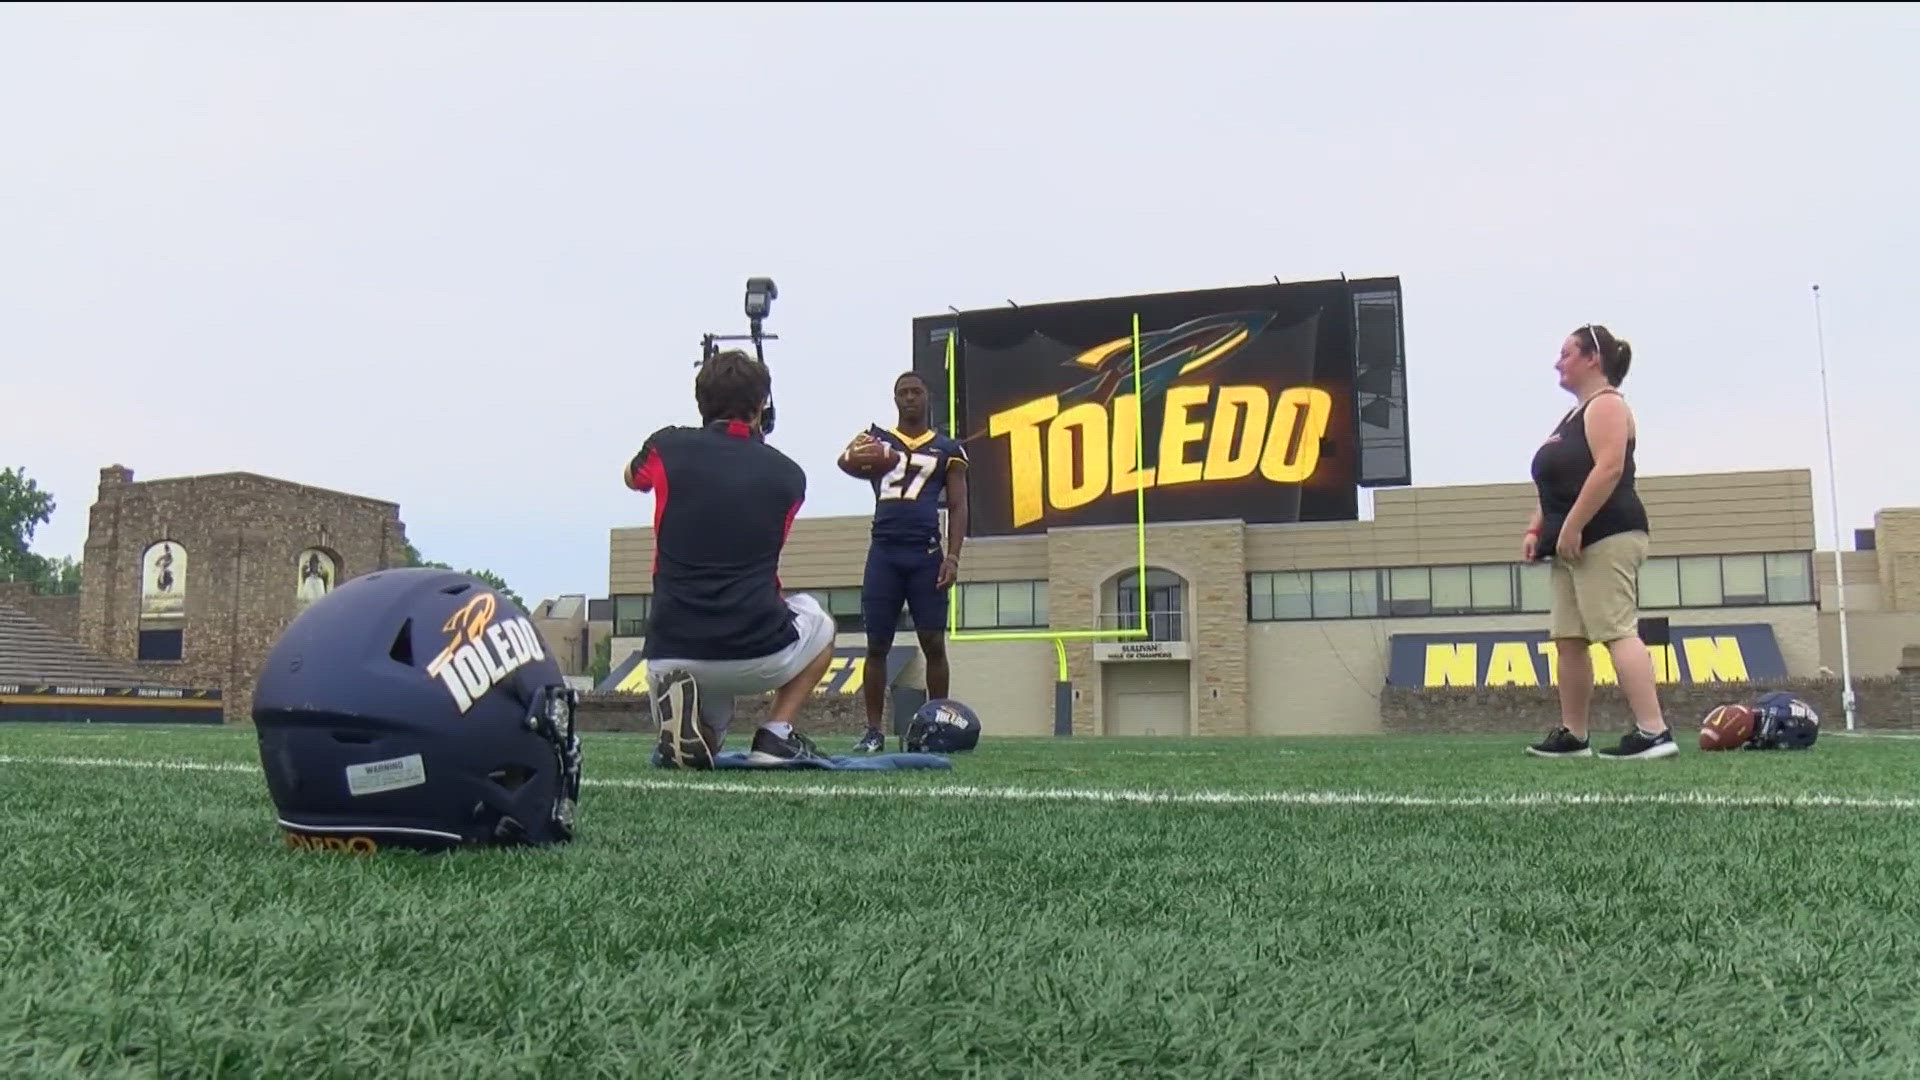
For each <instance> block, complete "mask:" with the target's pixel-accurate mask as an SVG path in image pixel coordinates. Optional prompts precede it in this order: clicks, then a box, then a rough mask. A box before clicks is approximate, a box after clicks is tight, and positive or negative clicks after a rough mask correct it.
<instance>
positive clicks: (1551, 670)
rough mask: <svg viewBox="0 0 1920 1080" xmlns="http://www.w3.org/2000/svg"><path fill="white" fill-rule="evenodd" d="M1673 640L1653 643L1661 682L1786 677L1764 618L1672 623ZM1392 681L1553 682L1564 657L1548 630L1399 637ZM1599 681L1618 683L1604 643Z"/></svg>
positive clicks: (1597, 651) (1391, 659)
mask: <svg viewBox="0 0 1920 1080" xmlns="http://www.w3.org/2000/svg"><path fill="white" fill-rule="evenodd" d="M1669 637H1670V639H1671V640H1670V643H1668V644H1664V645H1649V646H1648V647H1647V651H1648V652H1650V653H1651V654H1652V655H1653V676H1654V679H1655V681H1657V682H1661V683H1709V682H1747V681H1764V680H1768V679H1783V678H1786V677H1787V665H1786V661H1785V660H1784V659H1783V658H1782V657H1781V655H1780V643H1779V641H1777V640H1775V638H1774V636H1773V627H1771V626H1768V625H1767V624H1765V623H1738V624H1734V625H1726V626H1675V627H1673V628H1672V629H1671V631H1670V633H1669ZM1390 648H1391V652H1390V653H1389V656H1388V663H1387V685H1388V686H1415V687H1432V686H1556V685H1558V684H1559V668H1560V657H1559V653H1558V651H1557V650H1556V649H1555V647H1554V644H1553V642H1552V641H1551V640H1549V639H1548V636H1547V633H1546V632H1545V631H1543V630H1536V631H1524V630H1522V631H1490V632H1483V633H1458V634H1395V635H1393V638H1392V642H1391V645H1390ZM1589 651H1590V653H1591V655H1592V656H1593V677H1594V681H1595V682H1597V683H1602V684H1609V683H1615V682H1618V681H1619V679H1618V676H1617V675H1616V674H1615V672H1614V670H1613V655H1612V653H1610V652H1608V651H1607V648H1606V646H1604V645H1594V646H1592V648H1591V649H1590V650H1589Z"/></svg>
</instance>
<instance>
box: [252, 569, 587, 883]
mask: <svg viewBox="0 0 1920 1080" xmlns="http://www.w3.org/2000/svg"><path fill="white" fill-rule="evenodd" d="M578 703H579V694H578V692H577V691H575V690H574V689H573V688H571V687H569V686H568V685H567V683H566V678H565V677H564V676H563V675H562V674H561V671H560V667H559V665H558V664H557V663H555V662H554V660H553V659H552V658H551V657H550V656H549V654H548V650H547V648H546V644H545V642H543V641H542V640H541V639H540V634H539V631H537V630H536V629H535V628H534V626H533V624H532V622H531V621H530V620H528V619H527V617H526V613H525V612H523V611H521V610H520V609H519V607H518V606H517V605H515V604H514V603H513V602H512V601H510V600H505V599H503V598H501V597H500V596H498V595H497V594H496V593H494V592H493V591H492V590H491V589H489V588H488V587H487V585H486V583H485V582H482V581H480V580H479V579H477V578H474V577H472V576H470V575H467V574H461V573H455V572H453V571H449V570H437V569H431V568H425V567H421V568H410V569H401V570H381V571H376V572H374V573H371V574H367V575H365V576H363V577H359V578H355V579H353V580H351V581H348V582H346V583H345V584H343V585H341V586H340V587H338V588H336V589H335V590H334V591H332V592H331V593H328V594H327V595H326V596H324V597H322V598H321V599H319V600H317V601H315V602H314V603H313V604H312V605H311V606H309V607H308V608H306V609H305V610H304V611H302V612H301V613H300V615H299V616H298V617H296V618H295V619H294V620H293V622H292V623H290V624H289V625H288V626H287V628H286V629H285V630H284V631H282V633H281V635H280V639H279V640H278V641H277V642H276V643H275V644H274V647H273V650H272V651H271V652H270V653H269V654H268V656H267V659H266V662H265V664H264V665H263V666H262V669H261V672H260V677H259V680H258V682H257V683H256V684H255V687H254V697H253V721H254V730H255V732H256V734H257V736H258V739H259V744H260V764H261V768H262V771H263V772H264V773H265V775H266V780H267V790H268V793H269V794H270V795H271V796H272V799H273V803H274V807H275V810H276V811H277V814H278V821H279V825H280V828H281V830H282V831H283V832H284V833H285V834H286V835H287V838H288V845H289V847H291V848H294V849H297V850H304V851H346V852H362V853H371V852H373V851H379V850H387V849H392V848H405V849H413V850H420V851H444V850H448V849H452V848H458V847H466V846H492V845H546V844H556V843H564V842H566V841H568V840H571V839H572V837H573V823H574V811H575V806H576V805H577V803H578V801H579V798H580V739H579V735H578V734H577V733H576V731H575V729H574V710H575V708H576V706H577V705H578Z"/></svg>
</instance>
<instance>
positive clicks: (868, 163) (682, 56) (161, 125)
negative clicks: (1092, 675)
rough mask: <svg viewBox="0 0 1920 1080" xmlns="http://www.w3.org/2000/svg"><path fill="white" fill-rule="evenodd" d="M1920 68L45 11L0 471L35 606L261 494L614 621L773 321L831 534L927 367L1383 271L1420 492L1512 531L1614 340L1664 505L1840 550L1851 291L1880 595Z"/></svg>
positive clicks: (1743, 12) (1909, 35) (1726, 10)
mask: <svg viewBox="0 0 1920 1080" xmlns="http://www.w3.org/2000/svg"><path fill="white" fill-rule="evenodd" d="M1917 53H1920V9H1917V8H1914V7H1911V6H1907V7H1904V8H1903V7H1900V6H1894V5H1887V6H1884V7H1882V6H1866V7H1855V8H1848V7H1846V6H1843V5H1821V6H1820V8H1819V9H1818V10H1816V9H1815V8H1813V7H1811V6H1805V7H1802V6H1795V5H1765V6H1743V5H1726V6H1712V7H1689V6H1687V5H1660V6H1658V7H1652V6H1649V7H1633V6H1630V5H1613V4H1608V5H1595V6H1566V7H1562V6H1552V7H1546V6H1526V5H1514V6H1504V5H1503V6H1498V7H1494V6H1468V7H1455V6H1447V5H1417V6H1415V5H1409V6H1403V7H1390V6H1354V7H1344V6H1341V7H1322V6H1312V5H1309V6H1257V7H1256V6H1246V7H1224V8H1209V7H1206V6H1202V5H1180V6H1178V7H1175V6H1174V5H1147V4H1143V5H1139V6H1138V7H1129V6H1108V5H1083V6H1050V5H1044V4H1025V5H1020V6H1018V7H993V6H980V7H967V6H954V7H943V6H934V5H925V6H902V7H884V6H864V5H863V6H848V7H834V6H812V5H804V4H794V5H788V6H785V7H782V8H767V7H756V6H734V7H723V6H711V7H709V6H692V5H687V6H633V7H583V6H573V5H561V4H541V5H537V6H535V5H495V6H465V5H459V4H442V5H434V6H432V7H427V6H422V5H404V4H402V5H382V4H372V5H357V6H339V7H330V6H298V5H288V6H284V7H264V6H250V5H244V4H234V5H228V4H221V5H214V6H175V5H167V4H141V5H138V6H137V7H136V6H128V7H113V6H107V7H91V6H86V5H61V6H39V5H14V6H9V7H7V8H5V9H4V10H0V103H4V104H0V406H3V408H0V417H3V418H4V419H0V463H4V464H7V465H12V466H17V467H23V468H25V469H26V471H27V472H28V474H29V475H31V476H32V477H34V478H35V479H36V480H37V481H38V482H39V483H40V484H41V486H42V487H45V488H47V489H49V490H51V491H52V492H53V494H54V496H55V498H56V499H57V501H58V508H57V509H56V510H55V513H54V517H53V520H52V521H51V522H50V523H49V524H48V525H45V526H43V527H41V528H40V530H39V531H38V533H37V534H36V536H35V539H34V545H33V547H34V550H36V551H39V552H40V553H42V554H45V555H49V556H56V557H57V556H61V555H72V556H75V557H78V556H79V555H80V553H81V549H82V546H83V544H84V543H85V534H86V525H87V507H88V506H89V505H90V504H91V503H92V502H93V498H94V493H95V491H96V489H97V485H98V477H99V470H100V468H101V467H102V466H105V465H109V464H115V463H118V464H123V465H126V466H128V467H129V468H131V469H133V470H134V472H135V478H136V479H154V478H158V477H166V476H183V475H193V474H201V473H212V472H223V471H230V470H245V471H250V472H257V473H263V474H266V475H269V476H276V477H281V478H284V479H288V480H294V481H298V482H301V483H307V484H313V485H318V486H321V487H327V488H333V489H338V490H342V491H348V492H353V493H356V494H361V495H368V496H373V497H376V498H382V499H389V500H392V501H395V502H397V503H399V504H400V513H401V516H402V518H403V519H404V521H405V522H406V525H407V530H408V534H409V536H410V537H411V538H412V539H413V541H414V543H415V544H416V545H417V546H418V547H419V548H420V550H421V551H422V552H423V553H424V554H425V555H426V556H427V557H428V558H430V559H437V560H441V561H445V562H449V563H452V564H454V565H455V566H471V567H475V568H481V567H486V568H491V569H493V570H495V571H496V572H498V573H499V574H501V575H502V576H503V577H504V578H505V579H506V580H507V581H508V583H509V584H510V585H512V586H513V587H514V589H515V590H516V591H518V592H519V593H520V594H521V595H522V596H524V597H526V598H527V599H528V601H529V602H532V601H535V600H537V599H539V598H542V597H550V596H556V595H559V594H562V593H587V594H589V595H593V596H602V595H605V594H606V591H607V586H608V580H607V578H608V565H607V563H608V534H609V530H611V529H613V528H617V527H622V526H629V525H640V524H647V523H649V522H650V521H651V518H652V505H651V499H650V497H647V496H642V495H638V494H635V493H632V492H629V491H627V490H626V489H625V488H624V487H623V486H622V485H621V483H620V472H621V468H622V466H623V465H624V464H625V463H626V462H627V460H628V459H629V458H630V457H631V456H632V455H633V453H634V452H635V451H636V450H637V449H638V447H639V445H640V442H641V440H642V439H644V438H645V437H646V435H647V434H648V433H649V432H651V431H653V430H655V429H657V428H659V427H662V426H665V425H669V424H680V423H689V422H694V421H696V419H697V417H696V414H695V413H694V409H693V400H692V378H693V373H694V366H695V364H696V362H697V361H698V359H699V341H700V335H701V334H702V333H703V332H707V331H718V332H729V333H733V332H740V331H741V330H743V329H744V318H743V316H742V313H741V293H742V287H743V285H744V283H745V281H746V279H747V278H748V277H750V276H755V275H766V276H770V277H772V278H773V279H774V280H775V281H776V282H777V283H778V286H779V289H780V296H779V299H778V300H777V301H776V303H775V305H774V309H773V314H772V317H771V319H770V320H769V322H768V325H767V329H768V330H769V331H770V332H772V333H777V334H778V335H779V337H780V340H779V341H777V342H772V343H769V344H768V347H767V348H768V360H769V363H770V365H771V366H772V369H773V374H774V392H775V400H776V402H777V404H778V407H779V427H778V430H777V432H776V433H775V435H774V438H773V441H774V443H775V444H776V445H778V446H779V447H780V448H781V449H783V450H784V451H786V452H787V453H788V454H789V455H791V456H793V457H794V458H795V459H796V460H797V461H799V462H801V463H802V464H803V465H804V466H806V468H807V470H808V472H809V476H810V488H809V497H808V501H807V504H806V508H805V510H804V514H805V515H806V516H816V515H835V514H861V513H865V512H868V511H870V509H871V506H872V496H871V492H870V490H869V489H868V488H867V487H866V486H865V485H864V484H863V483H861V482H858V481H854V480H851V479H848V478H846V477H843V476H840V475H839V474H838V473H836V472H835V471H834V470H833V466H832V461H833V458H834V456H835V455H836V454H837V453H838V452H839V450H840V448H841V447H843V446H844V445H845V444H846V442H847V440H848V439H849V438H851V437H852V435H853V434H854V432H856V431H858V430H860V429H861V428H863V427H865V426H866V425H867V424H868V423H870V422H874V421H885V420H887V419H889V418H890V416H891V403H890V396H889V388H890V385H891V381H892V377H893V376H894V375H895V374H897V373H898V372H900V371H903V370H905V369H906V368H907V367H908V366H909V365H910V352H909V350H910V347H911V340H910V333H909V329H910V324H911V320H912V319H913V318H914V317H915V316H919V315H927V314H935V313H939V312H943V311H945V310H946V309H947V308H948V307H949V306H950V305H951V306H953V307H957V308H960V309H963V310H965V309H969V308H977V307H990V306H995V305H999V304H1003V303H1005V302H1006V301H1007V300H1009V299H1011V300H1014V301H1016V302H1020V303H1026V304H1031V303H1037V302H1042V301H1052V300H1068V299H1082V298H1093V297H1101V296H1114V295H1127V294H1133V293H1145V292H1157V291H1166V290H1181V289H1198V288H1213V287H1221V286H1233V285H1246V284H1255V283H1259V282H1264V281H1269V280H1271V279H1272V278H1274V277H1276V276H1277V277H1279V278H1280V279H1281V280H1283V281H1287V280H1313V279H1321V278H1327V277H1335V276H1338V275H1339V274H1340V273H1343V272H1344V273H1346V274H1348V275H1349V276H1351V277H1364V276H1372V275H1384V274H1395V275H1399V276H1400V277H1401V279H1402V282H1403V287H1404V289H1405V319H1406V346H1407V364H1408V369H1409V370H1408V379H1409V393H1410V408H1409V417H1410V427H1411V437H1412V452H1413V479H1414V482H1415V484H1416V485H1421V486H1427V485H1442V484H1460V483H1486V482H1516V481H1520V482H1523V481H1525V480H1526V478H1527V463H1528V461H1529V459H1530V457H1531V455H1532V453H1533V450H1534V448H1535V446H1537V445H1538V443H1539V440H1540V439H1541V437H1542V436H1543V435H1544V433H1545V432H1546V431H1547V430H1548V429H1550V428H1551V427H1552V425H1553V424H1554V422H1555V421H1557V420H1558V418H1559V416H1560V414H1561V413H1562V412H1563V411H1564V409H1565V407H1566V405H1567V404H1568V400H1567V398H1566V396H1565V393H1564V392H1563V391H1561V390H1560V389H1559V388H1558V386H1557V385H1556V382H1555V375H1554V372H1553V363H1554V360H1555V357H1556V355H1557V352H1558V349H1559V346H1560V343H1561V341H1562V340H1563V338H1564V337H1565V335H1566V334H1567V333H1568V332H1569V331H1571V330H1572V329H1573V328H1574V327H1576V326H1578V325H1580V324H1582V323H1585V322H1588V321H1597V322H1603V323H1605V324H1606V325H1608V326H1609V327H1611V328H1612V329H1613V330H1614V331H1615V332H1616V333H1618V334H1619V335H1621V336H1623V337H1625V338H1627V339H1628V340H1629V341H1631V342H1632V344H1633V346H1634V367H1633V371H1632V374H1631V375H1630V377H1629V378H1628V380H1627V383H1626V385H1625V387H1624V389H1625V391H1626V392H1627V395H1628V398H1629V400H1630V401H1631V402H1632V403H1633V405H1634V408H1635V412H1636V416H1637V419H1638V423H1639V429H1640V435H1639V439H1640V442H1639V450H1638V464H1639V468H1640V470H1641V472H1642V473H1643V474H1660V473H1686V472H1696V471H1708V470H1721V469H1740V468H1807V469H1812V470H1813V472H1814V487H1815V502H1816V509H1817V512H1818V516H1817V521H1818V527H1819V530H1820V543H1821V546H1822V547H1823V548H1824V547H1827V546H1829V545H1830V544H1831V543H1832V536H1833V535H1834V534H1833V531H1832V529H1833V526H1832V518H1831V515H1830V514H1829V512H1828V499H1829V495H1828V492H1829V489H1828V484H1827V466H1826V445H1825V442H1824V436H1823V426H1822V413H1821V391H1820V381H1819V353H1818V349H1817V344H1816V334H1815V319H1814V314H1815V311H1814V305H1813V300H1812V293H1811V289H1810V287H1811V286H1812V285H1813V284H1815V283H1817V284H1819V285H1820V287H1821V295H1822V301H1821V304H1822V307H1821V317H1822V319H1823V321H1824V326H1825V336H1826V352H1827V360H1828V370H1829V378H1830V383H1831V392H1832V413H1833V419H1834V423H1833V439H1834V450H1835V456H1836V459H1837V462H1838V471H1839V476H1840V485H1839V487H1840V490H1839V496H1840V519H1841V524H1842V526H1843V527H1844V529H1845V530H1846V533H1845V536H1846V542H1847V543H1848V544H1849V545H1850V544H1851V538H1852V530H1853V529H1855V528H1858V527H1866V526H1870V525H1872V523H1873V522H1872V517H1873V512H1874V511H1875V510H1876V509H1877V508H1881V507H1886V506H1913V505H1920V470H1916V469H1915V468H1914V462H1915V460H1916V458H1917V457H1920V424H1917V423H1916V422H1915V420H1914V417H1915V415H1916V410H1915V408H1914V405H1913V400H1914V390H1915V386H1916V380H1915V378H1914V377H1913V376H1912V374H1911V373H1910V370H1909V369H1908V367H1907V364H1908V363H1909V362H1910V361H1909V353H1910V351H1911V349H1912V346H1911V344H1910V340H1911V338H1912V336H1913V329H1914V326H1915V319H1914V316H1915V313H1916V312H1920V306H1916V301H1917V300H1920V275H1916V272H1915V269H1914V260H1913V256H1914V253H1916V252H1920V213H1917V212H1916V210H1915V204H1914V199H1913V191H1914V183H1915V181H1914V177H1915V176H1916V174H1920V141H1917V140H1915V139H1914V138H1913V136H1912V132H1913V130H1914V119H1913V118H1914V117H1915V116H1916V115H1920V76H1916V75H1915V74H1914V69H1913V66H1912V57H1913V56H1914V55H1916V54H1917ZM1902 132H1906V133H1907V134H1905V135H1903V134H1901V133H1902ZM1363 505H1366V504H1364V503H1363ZM1523 526H1524V523H1522V522H1516V523H1515V531H1516V534H1517V533H1518V531H1519V530H1520V529H1521V528H1522V527H1523Z"/></svg>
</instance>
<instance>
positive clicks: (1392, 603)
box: [1247, 551, 1813, 622]
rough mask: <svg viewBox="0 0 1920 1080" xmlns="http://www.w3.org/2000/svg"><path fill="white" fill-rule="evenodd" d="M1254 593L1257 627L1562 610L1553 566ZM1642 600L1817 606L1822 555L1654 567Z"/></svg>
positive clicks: (1307, 578)
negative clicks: (1816, 562)
mask: <svg viewBox="0 0 1920 1080" xmlns="http://www.w3.org/2000/svg"><path fill="white" fill-rule="evenodd" d="M1247 590H1248V596H1249V598H1248V612H1249V616H1248V617H1249V618H1251V619H1253V620H1254V621H1256V622H1266V621H1274V620H1282V621H1284V620H1288V619H1346V618H1358V619H1365V618H1379V617H1382V616H1386V617H1406V616H1418V615H1461V614H1468V613H1495V612H1527V613H1530V614H1532V613H1540V612H1546V611H1550V610H1552V608H1553V568H1552V566H1551V565H1550V564H1548V563H1479V564H1474V565H1462V566H1395V567H1388V568H1383V569H1372V570H1298V571H1270V572H1258V573H1253V574H1249V575H1248V576H1247ZM1382 592H1384V593H1385V594H1386V595H1385V598H1384V600H1383V598H1382V596H1381V594H1382ZM1639 594H1640V598H1639V602H1640V607H1641V608H1642V609H1643V610H1647V611H1659V610H1665V609H1672V608H1686V607H1719V606H1744V605H1759V604H1807V603H1812V602H1813V561H1812V555H1811V554H1809V553H1807V552H1798V551H1789V552H1773V553H1770V554H1760V553H1754V554H1738V555H1688V556H1679V557H1676V556H1671V555H1668V556H1661V557H1657V558H1650V559H1648V560H1647V561H1646V562H1645V563H1644V564H1643V565H1642V566H1641V568H1640V581H1639Z"/></svg>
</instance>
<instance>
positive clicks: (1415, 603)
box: [1387, 566, 1433, 615]
mask: <svg viewBox="0 0 1920 1080" xmlns="http://www.w3.org/2000/svg"><path fill="white" fill-rule="evenodd" d="M1432 612H1433V585H1432V582H1430V581H1429V580H1428V578H1427V568H1426V567H1424V566H1396V567H1394V568H1393V569H1392V570H1389V571H1387V614H1389V615H1428V614H1431V613H1432Z"/></svg>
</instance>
